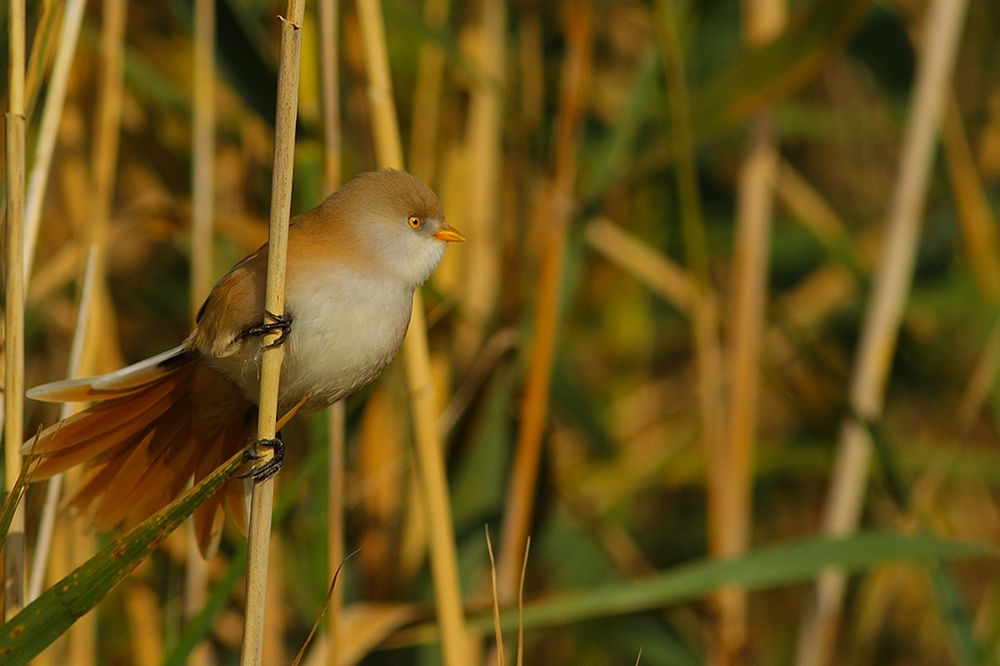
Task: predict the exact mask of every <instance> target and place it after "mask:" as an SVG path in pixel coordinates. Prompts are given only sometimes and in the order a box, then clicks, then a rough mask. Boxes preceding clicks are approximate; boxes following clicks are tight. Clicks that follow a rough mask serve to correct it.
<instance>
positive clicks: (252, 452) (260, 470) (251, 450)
mask: <svg viewBox="0 0 1000 666" xmlns="http://www.w3.org/2000/svg"><path fill="white" fill-rule="evenodd" d="M262 447H263V448H266V449H271V451H272V454H271V457H270V458H269V459H268V460H267V461H266V462H264V463H263V464H261V465H256V464H255V465H254V466H253V467H251V468H250V469H249V470H248V471H247V472H245V473H242V474H238V475H237V476H238V477H239V478H241V479H245V478H247V477H250V478H252V479H253V480H254V481H256V482H260V481H265V480H267V479H270V478H271V477H272V476H274V475H275V474H277V473H278V470H279V469H281V466H282V464H284V462H285V443H284V442H282V441H281V433H278V434H277V435H276V436H275V438H274V439H255V440H254V441H253V442H251V443H250V446H248V447H247V448H246V449H244V451H243V459H244V460H246V461H247V462H254V463H256V462H257V461H258V460H260V459H261V458H263V457H264V456H263V455H261V454H260V453H258V450H259V449H260V448H262Z"/></svg>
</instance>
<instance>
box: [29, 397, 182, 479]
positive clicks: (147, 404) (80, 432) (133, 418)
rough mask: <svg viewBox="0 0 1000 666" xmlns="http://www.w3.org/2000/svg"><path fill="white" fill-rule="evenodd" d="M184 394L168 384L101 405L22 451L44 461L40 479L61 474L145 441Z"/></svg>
mask: <svg viewBox="0 0 1000 666" xmlns="http://www.w3.org/2000/svg"><path fill="white" fill-rule="evenodd" d="M171 384H174V385H173V386H171ZM182 394H183V388H182V387H181V386H178V385H177V384H176V383H175V382H167V381H164V382H161V383H160V384H157V385H154V386H152V387H150V388H149V389H147V390H145V391H143V392H141V393H140V394H137V395H136V396H134V397H132V398H128V397H126V398H116V399H114V400H110V401H108V402H111V403H115V404H113V405H108V402H104V403H98V404H97V405H95V406H94V407H93V408H91V409H89V410H86V411H83V412H80V413H79V414H76V415H74V416H71V417H69V418H68V419H66V420H64V421H62V422H61V423H56V424H55V425H53V426H50V427H49V428H48V429H46V430H44V431H43V432H42V433H40V434H39V435H38V436H36V437H34V438H32V439H31V440H29V441H28V442H26V443H25V445H24V447H23V448H22V451H23V452H27V453H35V454H37V455H40V456H41V457H42V461H41V463H40V464H39V466H38V469H37V471H36V475H37V478H46V477H49V476H52V475H54V474H58V473H60V472H63V471H65V470H67V469H69V468H70V467H73V466H75V465H79V464H80V463H83V462H86V461H88V460H92V459H94V458H98V457H101V456H105V455H109V453H110V452H111V451H113V450H118V449H120V448H128V447H129V446H131V445H134V444H135V443H136V442H138V441H141V439H142V438H143V437H144V436H145V435H146V433H148V432H149V430H150V429H151V428H153V427H154V426H155V425H156V423H157V422H158V419H159V418H160V417H161V416H162V415H163V414H165V413H166V412H167V410H169V409H171V407H172V406H173V405H175V404H177V403H178V401H179V400H182V399H183V395H182Z"/></svg>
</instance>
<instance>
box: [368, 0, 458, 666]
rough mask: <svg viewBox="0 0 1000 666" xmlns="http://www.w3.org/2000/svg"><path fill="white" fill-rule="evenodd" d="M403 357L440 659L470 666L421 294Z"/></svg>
mask: <svg viewBox="0 0 1000 666" xmlns="http://www.w3.org/2000/svg"><path fill="white" fill-rule="evenodd" d="M358 16H359V19H360V22H361V33H362V41H363V44H364V51H365V67H366V69H367V72H368V98H369V102H370V104H371V114H372V125H373V127H374V128H375V152H376V156H377V160H378V164H379V166H380V167H383V168H385V167H390V168H396V169H401V168H402V167H403V149H402V144H401V142H400V137H399V123H398V121H397V118H396V107H395V105H394V103H393V93H392V78H391V76H390V74H389V56H388V53H387V51H386V43H385V26H384V24H383V22H382V9H381V6H380V5H379V3H378V0H358ZM403 356H404V360H405V363H406V375H407V383H408V385H409V390H410V400H411V404H412V412H413V421H414V438H415V442H416V449H417V462H418V468H419V471H420V478H421V481H422V482H423V483H422V491H423V493H424V498H425V502H426V507H427V514H428V515H427V522H428V529H429V532H430V560H431V574H432V582H433V585H434V598H435V601H436V603H437V618H438V626H439V628H440V631H441V656H442V660H443V661H444V664H445V666H464V665H465V664H466V663H468V652H469V642H468V638H467V636H466V631H465V611H464V608H463V606H462V589H461V586H460V585H459V578H458V555H457V553H456V549H455V536H454V535H455V530H454V527H453V525H452V519H451V507H450V505H449V494H448V478H447V474H446V472H445V464H444V453H443V447H442V443H441V438H440V437H439V435H438V430H437V415H438V412H439V411H440V408H439V407H438V404H437V399H436V396H435V391H434V382H433V378H432V376H431V362H430V352H429V349H428V342H427V322H426V319H425V315H424V304H423V298H422V297H421V294H420V292H419V291H417V292H416V293H415V294H414V297H413V314H412V316H411V318H410V327H409V329H408V330H407V332H406V338H404V340H403Z"/></svg>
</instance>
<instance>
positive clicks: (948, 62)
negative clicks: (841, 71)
mask: <svg viewBox="0 0 1000 666" xmlns="http://www.w3.org/2000/svg"><path fill="white" fill-rule="evenodd" d="M967 6H968V2H967V0H934V2H932V3H930V5H929V6H928V7H927V12H926V14H925V16H924V34H923V39H922V40H921V42H920V43H921V45H922V52H921V55H920V59H919V63H918V69H917V79H916V83H915V89H914V93H913V101H912V103H911V106H910V116H909V119H908V121H907V125H906V134H905V136H904V141H903V148H902V152H901V154H900V160H899V172H898V176H897V179H896V185H895V188H894V190H893V194H892V201H891V205H890V208H889V213H888V217H887V220H886V227H887V228H886V235H885V240H884V241H883V246H882V254H881V259H880V261H879V264H878V266H879V269H878V273H877V274H876V276H875V283H874V285H873V291H872V295H871V299H870V300H869V302H868V308H867V311H866V313H865V319H864V324H863V328H862V333H861V342H860V345H859V348H858V354H857V357H856V359H855V366H854V373H853V379H852V382H851V387H850V396H849V399H850V405H851V408H852V410H853V412H854V414H856V415H857V416H858V417H860V418H862V419H865V420H869V421H873V420H876V419H878V418H879V417H880V416H881V413H882V405H883V402H884V400H885V387H886V381H887V379H888V376H889V370H890V366H891V362H892V357H893V353H892V351H893V349H894V348H895V346H896V339H897V336H898V333H899V325H900V321H901V320H902V316H903V309H904V307H905V305H906V300H907V297H908V295H909V288H910V281H911V280H912V277H913V267H914V263H915V261H916V251H917V244H918V241H919V238H920V220H921V217H922V216H923V208H924V203H925V201H926V197H927V183H928V180H929V177H930V171H931V165H932V160H933V157H934V149H935V143H936V136H937V131H938V126H939V123H940V119H941V115H942V112H943V110H944V106H945V102H946V101H947V98H948V91H949V82H950V80H951V75H952V69H953V67H954V63H955V56H956V52H957V50H958V44H959V38H960V36H961V32H962V26H963V23H964V18H965V13H966V9H967ZM871 456H872V443H871V440H870V437H869V435H868V431H867V429H866V427H865V426H864V425H863V424H862V423H860V422H858V421H857V420H856V419H855V418H854V417H853V416H848V417H846V418H845V419H844V421H843V423H842V426H841V432H840V441H839V442H838V445H837V454H836V460H835V462H834V471H833V477H832V478H831V480H830V488H829V490H828V494H827V504H826V515H825V517H824V524H823V527H824V531H825V532H826V533H827V534H830V535H843V534H848V533H850V532H852V531H854V530H855V529H856V528H857V524H858V519H859V517H860V515H861V508H862V506H863V504H864V494H865V485H866V482H867V479H868V473H869V469H870V467H871ZM845 582H846V577H845V575H844V573H843V572H842V571H838V570H830V571H826V572H824V573H823V574H821V575H820V577H819V578H818V579H817V581H816V588H815V593H814V597H813V598H812V599H811V600H810V602H809V605H808V607H807V609H806V612H805V616H804V618H803V624H802V627H801V632H800V634H799V646H798V654H797V661H796V663H797V664H798V665H799V666H819V665H820V664H824V663H826V662H827V661H828V660H829V658H830V656H831V653H832V650H833V642H834V639H835V637H836V633H837V621H838V619H839V615H840V610H841V607H842V605H843V596H844V585H845Z"/></svg>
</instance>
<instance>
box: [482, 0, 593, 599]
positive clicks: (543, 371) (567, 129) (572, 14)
mask: <svg viewBox="0 0 1000 666" xmlns="http://www.w3.org/2000/svg"><path fill="white" fill-rule="evenodd" d="M565 16H566V41H567V50H566V55H565V57H564V59H563V63H562V73H561V82H560V91H559V111H558V116H557V117H556V125H555V156H554V160H555V173H554V176H553V181H552V184H551V189H550V190H548V191H546V192H544V193H543V194H542V195H541V196H540V198H539V202H538V207H537V209H536V218H535V223H536V224H537V225H538V228H539V229H540V230H541V231H542V233H543V236H542V242H543V243H544V247H543V255H542V260H541V261H542V264H541V268H540V275H539V278H538V297H537V300H536V305H535V323H534V331H533V336H532V342H531V356H530V361H529V363H528V374H527V377H526V379H525V387H524V397H523V399H522V402H521V408H520V409H521V411H520V413H521V427H520V429H519V431H518V434H517V448H516V452H515V454H514V462H513V467H512V471H511V480H510V488H509V489H508V491H507V502H506V506H505V507H504V525H503V533H502V535H501V542H500V557H499V558H498V569H497V581H498V585H499V591H500V603H501V604H504V605H506V604H510V603H512V602H513V601H515V600H516V598H517V581H518V572H519V571H520V564H521V557H522V554H523V553H524V549H525V544H526V543H527V540H528V533H529V530H530V527H531V516H532V513H533V512H534V506H535V489H536V487H537V485H538V471H539V466H540V461H541V455H542V440H543V436H544V434H545V426H546V423H547V422H548V409H549V387H550V384H551V380H552V364H553V362H554V360H555V346H556V338H557V331H558V324H559V306H560V292H561V286H562V274H563V264H564V262H565V255H566V238H567V233H568V229H569V223H570V219H571V216H572V215H573V212H574V205H573V204H574V192H575V190H576V173H577V159H576V157H577V154H576V149H577V145H578V143H579V138H580V131H581V127H582V124H583V118H584V114H585V113H586V108H587V96H588V92H589V81H590V70H591V65H592V62H591V52H592V48H593V28H592V23H593V8H592V7H591V5H590V3H588V2H583V1H582V0H575V1H574V2H570V3H569V5H568V6H567V7H566V8H565Z"/></svg>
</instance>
